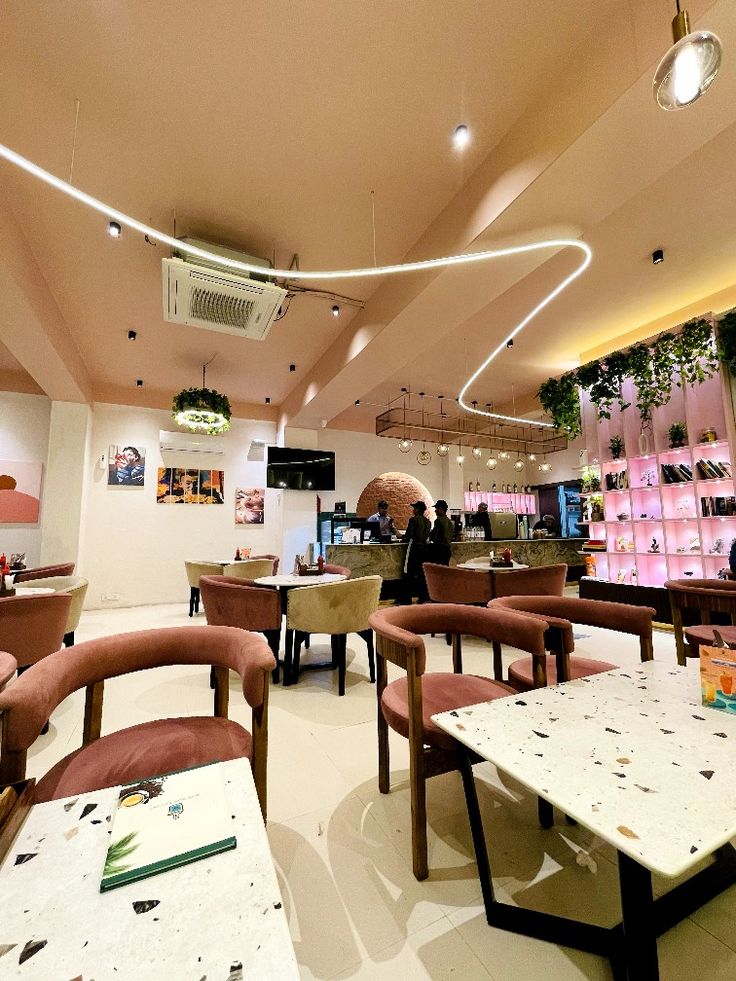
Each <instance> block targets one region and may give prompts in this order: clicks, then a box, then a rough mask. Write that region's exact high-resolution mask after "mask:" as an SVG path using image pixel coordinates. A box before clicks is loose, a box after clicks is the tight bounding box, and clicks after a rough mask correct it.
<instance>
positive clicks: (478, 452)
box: [470, 400, 483, 460]
mask: <svg viewBox="0 0 736 981" xmlns="http://www.w3.org/2000/svg"><path fill="white" fill-rule="evenodd" d="M471 404H472V406H473V409H475V407H476V406H477V405H478V402H477V401H475V400H474V401H473V402H472V403H471ZM473 432H474V434H475V437H476V439H477V438H478V424H477V423H476V422H475V420H473ZM470 452H471V453H472V454H473V459H474V460H482V459H483V450H482V449H481V448H480V446H477V445H476V446H474V447H473V449H472V450H471V451H470Z"/></svg>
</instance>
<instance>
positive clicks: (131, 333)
mask: <svg viewBox="0 0 736 981" xmlns="http://www.w3.org/2000/svg"><path fill="white" fill-rule="evenodd" d="M137 336H138V335H137V334H136V332H135V331H134V330H129V331H128V340H129V341H134V340H135V339H136V337H137Z"/></svg>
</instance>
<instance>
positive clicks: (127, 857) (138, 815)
mask: <svg viewBox="0 0 736 981" xmlns="http://www.w3.org/2000/svg"><path fill="white" fill-rule="evenodd" d="M236 844H237V842H236V840H235V837H234V835H233V834H232V816H231V814H230V808H229V807H228V804H227V799H226V797H225V784H224V780H223V776H222V768H221V766H220V764H219V763H208V764H206V765H205V766H197V767H193V768H191V769H189V770H179V771H178V772H176V773H165V774H163V775H162V776H160V777H149V778H148V779H146V780H139V781H138V782H137V783H131V784H127V785H126V786H125V787H121V788H120V795H119V797H118V803H117V807H116V808H115V813H114V814H113V819H112V833H111V835H110V847H109V849H108V851H107V856H106V858H105V869H104V872H103V873H102V881H101V882H100V891H101V892H105V891H106V890H108V889H115V887H116V886H124V885H126V884H127V883H129V882H135V881H136V880H138V879H145V878H146V877H147V876H149V875H156V874H157V873H159V872H166V871H167V870H168V869H175V868H177V867H178V866H179V865H186V864H187V863H188V862H196V861H197V859H200V858H206V857H207V856H208V855H215V854H217V853H218V852H224V851H228V849H230V848H235V846H236Z"/></svg>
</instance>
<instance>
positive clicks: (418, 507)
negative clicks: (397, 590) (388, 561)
mask: <svg viewBox="0 0 736 981" xmlns="http://www.w3.org/2000/svg"><path fill="white" fill-rule="evenodd" d="M411 507H412V511H413V515H412V517H411V518H409V524H408V525H407V526H406V531H405V532H404V541H405V542H408V543H409V547H408V548H407V550H406V561H405V562H404V579H403V587H404V588H403V592H404V602H405V603H411V599H412V596H413V595H414V593H415V592H416V594H417V597H418V599H419V602H420V603H426V601H427V599H428V598H429V597H428V594H427V584H426V583H425V581H424V572H423V571H422V565H423V563H424V560H425V559H426V557H427V541H428V540H429V533H430V531H431V530H432V525H431V524H430V521H429V518H426V517H425V515H424V512H425V511H426V510H427V505H426V504H425V503H424V501H415V502H414V504H412V506H411Z"/></svg>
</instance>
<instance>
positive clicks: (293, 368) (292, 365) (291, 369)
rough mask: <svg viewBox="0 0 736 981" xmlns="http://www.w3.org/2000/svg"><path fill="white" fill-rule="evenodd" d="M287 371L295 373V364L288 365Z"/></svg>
mask: <svg viewBox="0 0 736 981" xmlns="http://www.w3.org/2000/svg"><path fill="white" fill-rule="evenodd" d="M289 371H291V372H294V371H296V365H295V364H290V365H289Z"/></svg>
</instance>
